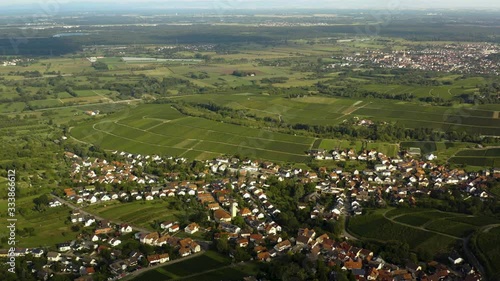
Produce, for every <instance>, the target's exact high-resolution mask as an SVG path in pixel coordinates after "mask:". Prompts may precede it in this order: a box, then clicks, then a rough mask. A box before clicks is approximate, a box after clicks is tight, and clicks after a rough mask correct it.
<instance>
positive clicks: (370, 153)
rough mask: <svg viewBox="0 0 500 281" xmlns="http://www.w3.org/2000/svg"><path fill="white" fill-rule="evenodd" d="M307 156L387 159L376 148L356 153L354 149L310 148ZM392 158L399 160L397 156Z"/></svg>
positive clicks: (337, 158)
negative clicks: (329, 149)
mask: <svg viewBox="0 0 500 281" xmlns="http://www.w3.org/2000/svg"><path fill="white" fill-rule="evenodd" d="M308 154H309V156H312V157H314V159H316V160H335V161H346V160H357V161H375V160H377V159H379V160H381V161H382V160H386V159H388V157H387V156H385V155H384V154H383V153H380V152H377V151H376V150H374V149H372V150H364V151H362V152H361V153H359V154H358V152H356V150H354V149H352V148H351V149H344V150H341V149H334V150H332V151H331V152H329V151H327V150H325V149H312V150H309V151H308ZM394 160H401V159H400V158H399V157H398V158H396V159H394Z"/></svg>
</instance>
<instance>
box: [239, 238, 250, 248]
mask: <svg viewBox="0 0 500 281" xmlns="http://www.w3.org/2000/svg"><path fill="white" fill-rule="evenodd" d="M236 245H238V246H239V247H242V248H243V247H246V246H248V239H247V238H240V239H238V240H236Z"/></svg>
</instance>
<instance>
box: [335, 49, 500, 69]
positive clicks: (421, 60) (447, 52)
mask: <svg viewBox="0 0 500 281" xmlns="http://www.w3.org/2000/svg"><path fill="white" fill-rule="evenodd" d="M498 52H499V47H498V45H496V44H492V43H470V44H447V45H431V46H429V47H427V48H418V49H417V48H415V49H412V48H408V49H406V50H398V51H390V52H388V51H381V50H368V51H366V52H364V53H362V52H357V53H355V54H353V55H352V56H342V57H334V58H336V59H339V60H341V62H340V63H337V64H332V65H330V66H329V67H330V68H336V67H339V66H350V65H358V64H370V65H371V64H373V65H377V66H379V67H383V68H396V69H397V68H411V69H418V70H424V71H439V72H456V73H462V74H492V75H498V74H499V72H498V69H499V68H500V61H498V60H495V59H494V58H493V57H492V56H491V55H494V54H497V53H498Z"/></svg>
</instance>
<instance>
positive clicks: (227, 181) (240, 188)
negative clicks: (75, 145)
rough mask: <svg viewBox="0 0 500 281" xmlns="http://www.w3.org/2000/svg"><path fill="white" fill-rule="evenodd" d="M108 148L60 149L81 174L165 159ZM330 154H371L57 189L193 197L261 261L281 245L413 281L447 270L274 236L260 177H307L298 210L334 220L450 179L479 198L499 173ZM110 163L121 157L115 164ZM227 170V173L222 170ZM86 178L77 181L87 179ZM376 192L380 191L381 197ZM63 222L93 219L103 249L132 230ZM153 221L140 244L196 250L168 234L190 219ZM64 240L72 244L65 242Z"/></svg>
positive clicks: (377, 275) (277, 231)
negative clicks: (91, 153)
mask: <svg viewBox="0 0 500 281" xmlns="http://www.w3.org/2000/svg"><path fill="white" fill-rule="evenodd" d="M311 153H312V156H314V157H317V156H321V155H327V154H326V152H325V151H322V150H317V151H311ZM116 154H117V155H120V156H122V157H123V158H124V160H123V161H122V162H116V161H115V162H112V163H108V162H105V160H99V159H95V160H93V161H90V160H89V159H86V160H85V161H84V160H82V159H81V158H79V157H78V156H76V155H71V154H67V157H70V158H71V159H75V162H79V165H80V167H85V165H87V166H88V164H85V165H84V164H83V163H84V162H86V163H90V164H91V166H92V165H94V166H93V169H88V170H86V173H88V171H90V170H92V171H97V172H100V171H105V172H106V175H108V174H109V173H113V172H117V171H119V172H118V173H123V171H124V170H126V168H128V169H129V170H132V169H133V167H134V165H140V166H145V165H147V164H148V161H155V162H157V163H158V162H161V161H165V160H166V159H168V158H162V157H159V156H141V155H132V154H128V153H124V152H121V153H118V152H117V153H116ZM330 155H331V156H332V158H333V157H340V159H342V158H343V159H348V160H355V161H371V163H373V166H372V168H370V169H365V170H362V171H358V170H355V171H349V172H348V171H344V170H343V169H342V168H334V169H327V168H324V167H320V168H319V169H318V170H317V171H307V170H302V169H300V168H286V167H280V166H279V165H277V164H274V163H271V162H261V161H255V160H240V159H237V158H227V157H220V158H216V159H214V160H210V161H206V162H205V166H206V170H205V172H203V173H200V174H198V175H194V176H196V178H197V180H195V181H179V180H177V179H178V175H179V174H178V173H175V172H169V173H165V178H156V179H155V181H154V182H152V183H150V184H148V183H146V182H145V183H144V188H140V189H138V190H132V191H119V190H116V191H113V192H105V191H97V190H95V189H94V188H91V187H90V188H89V187H88V186H87V188H80V189H78V188H74V189H73V188H68V189H65V193H66V196H67V197H68V198H70V199H73V200H75V201H74V202H77V203H83V202H89V203H98V202H105V201H108V200H118V199H126V200H155V199H160V198H164V197H171V196H192V198H193V199H196V200H197V201H198V202H199V203H200V204H202V205H203V206H205V208H206V209H207V211H208V213H209V219H211V220H213V221H215V222H216V223H217V226H218V229H219V231H217V232H216V233H215V235H214V239H215V240H217V239H228V240H229V241H230V242H231V245H235V246H238V247H252V248H251V249H252V250H253V251H254V253H255V256H256V257H257V259H258V260H261V261H270V260H272V259H273V258H275V257H277V256H279V255H282V254H285V253H287V252H288V251H299V250H300V251H302V250H304V249H305V250H307V251H308V253H309V255H311V256H312V257H317V256H318V255H320V254H322V255H324V256H325V257H326V258H327V260H328V261H329V264H331V265H339V266H341V268H343V269H345V270H350V271H351V272H352V273H353V274H354V275H355V276H356V278H357V279H358V280H414V279H411V278H417V277H418V278H421V279H420V280H441V279H442V278H444V276H447V275H450V274H454V273H453V272H452V271H450V270H448V269H446V267H445V266H444V265H440V264H434V265H432V266H434V267H435V268H436V271H435V272H436V273H435V274H434V275H428V276H427V275H425V274H424V273H423V271H422V270H419V267H418V266H417V267H415V266H413V265H407V266H406V267H398V266H395V265H391V264H388V263H385V262H384V261H383V260H381V259H380V258H377V257H374V255H373V253H371V252H369V251H367V250H364V249H356V248H355V247H351V246H349V245H348V244H347V243H345V242H344V243H339V242H335V241H334V240H333V239H330V238H329V237H327V236H325V235H321V236H319V237H316V234H315V232H314V230H311V229H307V228H306V229H301V230H300V231H299V233H297V235H296V237H290V236H288V239H282V235H281V231H282V229H281V226H280V225H279V224H277V223H276V222H275V221H274V218H275V217H276V215H278V214H279V213H280V210H279V208H278V207H277V206H274V205H273V203H272V202H270V201H269V199H268V196H267V195H266V189H267V188H268V187H269V185H268V184H267V179H268V178H269V177H276V178H277V179H278V180H279V181H283V180H285V179H290V178H295V179H297V180H298V181H300V182H302V183H314V185H315V190H314V192H313V193H311V194H307V195H305V196H304V197H303V198H301V200H300V202H298V203H297V204H298V208H299V209H304V208H306V207H308V206H314V207H313V208H312V210H311V218H312V219H324V220H330V219H331V220H335V219H338V218H339V216H341V215H342V214H344V213H346V212H350V213H351V214H353V215H356V214H361V213H362V206H363V204H364V202H366V201H369V200H372V199H375V200H376V201H377V202H378V203H379V204H381V205H382V204H386V202H385V201H384V199H383V198H390V199H389V200H391V202H390V203H393V204H401V203H403V202H409V203H415V198H414V195H415V194H418V193H421V194H428V193H429V192H430V191H431V190H433V189H443V190H445V189H444V188H445V187H446V185H455V186H458V187H459V188H460V189H461V190H462V191H463V192H464V193H467V194H468V195H470V196H478V197H481V198H485V199H486V198H488V197H489V196H491V195H490V194H489V192H488V189H487V185H486V182H487V181H488V180H489V179H491V177H497V178H498V177H499V176H500V171H499V170H498V169H493V170H491V171H484V172H482V173H466V172H465V171H463V170H459V169H448V168H446V167H444V166H439V165H436V164H434V163H432V162H430V161H422V160H416V159H413V158H411V157H403V158H399V157H396V158H390V157H387V156H386V155H384V154H382V153H379V152H377V151H375V150H369V151H362V152H359V153H358V152H356V151H354V150H353V149H349V150H344V151H334V152H333V153H331V154H330ZM175 161H185V159H175ZM132 162H133V163H132ZM117 163H121V165H118V164H117ZM139 163H142V165H141V164H139ZM110 165H113V166H114V167H115V170H114V171H113V172H112V171H110V170H109V169H108V166H110ZM80 169H81V168H80ZM99 169H101V170H99ZM77 173H78V174H80V175H82V174H85V173H81V170H80V171H78V172H77ZM209 173H211V174H212V175H213V176H214V177H211V178H214V179H213V180H211V181H206V180H205V178H206V175H207V174H209ZM101 174H104V173H101ZM228 175H232V176H229V177H228ZM139 176H143V175H138V177H139ZM86 180H88V181H90V180H92V177H87V178H86ZM88 181H87V182H83V183H86V184H91V182H88ZM383 194H386V195H388V196H382V195H383ZM322 196H334V198H335V199H334V202H335V203H334V204H333V206H330V207H329V208H326V207H324V206H321V205H319V204H315V201H317V200H318V199H319V198H321V197H322ZM238 202H239V203H238ZM240 204H242V205H240ZM236 216H240V217H242V218H244V222H245V224H246V226H245V227H241V226H237V225H235V224H233V223H232V221H233V219H234V218H235V217H236ZM71 221H72V222H74V223H77V222H78V223H82V224H83V225H84V226H90V225H93V224H94V223H96V225H97V228H96V229H95V231H96V233H94V236H92V237H90V238H89V240H90V241H89V242H92V243H100V244H101V245H103V244H105V246H106V247H109V248H111V249H113V248H114V247H116V246H117V245H119V244H120V242H119V240H120V236H119V235H118V234H125V233H129V231H132V229H131V228H123V229H122V227H126V226H110V225H106V224H105V222H95V220H93V218H92V217H89V216H86V215H84V214H81V213H78V212H75V213H73V214H72V215H71ZM159 227H160V229H161V233H160V232H150V233H145V232H139V233H136V235H135V238H136V239H138V240H139V241H140V242H141V243H144V244H148V245H152V246H161V245H165V244H168V245H170V246H171V247H174V248H175V249H176V250H177V251H178V253H179V255H180V256H188V255H191V254H193V253H197V252H199V251H200V250H201V248H200V245H199V244H198V243H197V242H196V241H194V240H192V239H190V238H186V239H181V238H177V237H175V235H173V234H172V233H176V232H178V231H180V230H181V229H183V230H184V231H185V232H186V233H188V234H194V233H196V232H198V231H200V230H201V227H200V226H199V225H198V224H197V223H196V222H192V223H190V224H189V225H187V226H183V227H182V228H181V226H180V225H179V224H178V223H176V222H169V221H167V222H163V223H161V224H160V225H159ZM111 234H112V235H111ZM269 245H271V246H269ZM69 246H70V247H72V245H69ZM146 258H147V260H148V263H149V264H157V263H164V262H167V261H168V260H169V257H168V256H165V253H157V254H155V255H154V256H151V257H146ZM134 261H135V260H134V259H132V260H129V258H127V259H123V258H122V259H120V260H117V261H116V262H115V263H113V264H112V265H110V267H111V268H112V272H114V273H115V274H116V275H119V274H125V272H126V271H128V270H129V269H130V267H131V266H133V265H134V264H135V263H134ZM454 261H455V260H454ZM465 268H466V267H465ZM463 273H464V274H463V276H467V278H468V279H467V280H480V279H478V278H476V279H474V278H473V277H478V275H477V273H475V272H473V269H472V268H471V269H470V270H469V271H467V270H465V271H463ZM465 273H467V274H465ZM390 278H392V279H390ZM440 278H441V279H440Z"/></svg>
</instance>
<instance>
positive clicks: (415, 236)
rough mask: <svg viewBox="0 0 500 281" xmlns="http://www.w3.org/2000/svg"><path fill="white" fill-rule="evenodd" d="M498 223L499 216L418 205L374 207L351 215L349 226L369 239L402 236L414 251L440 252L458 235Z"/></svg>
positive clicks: (384, 239)
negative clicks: (375, 208)
mask: <svg viewBox="0 0 500 281" xmlns="http://www.w3.org/2000/svg"><path fill="white" fill-rule="evenodd" d="M497 223H499V221H498V220H497V219H495V218H489V217H475V216H468V215H464V214H459V213H449V212H441V211H438V210H433V209H420V208H415V209H391V210H375V211H371V212H370V213H369V214H367V215H363V216H357V217H354V218H351V220H350V221H349V229H350V231H352V232H353V233H354V234H356V235H358V236H360V237H363V238H366V239H374V240H379V241H383V242H386V241H390V240H400V241H403V242H406V243H408V244H409V245H410V248H411V249H412V250H414V251H416V250H418V249H423V248H427V249H432V251H433V252H432V253H433V254H438V253H443V252H446V250H447V249H449V248H450V247H451V246H452V245H453V244H454V243H456V241H457V240H458V239H461V238H464V237H465V236H467V235H469V234H470V233H472V232H474V231H475V230H476V229H477V228H478V227H484V226H487V225H492V224H497Z"/></svg>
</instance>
